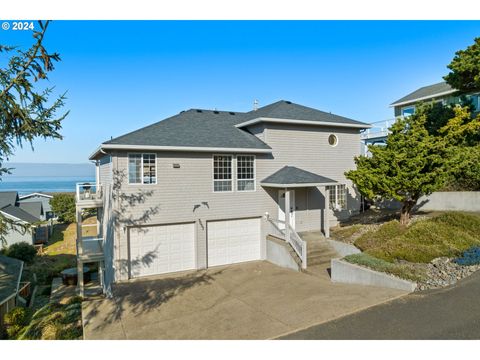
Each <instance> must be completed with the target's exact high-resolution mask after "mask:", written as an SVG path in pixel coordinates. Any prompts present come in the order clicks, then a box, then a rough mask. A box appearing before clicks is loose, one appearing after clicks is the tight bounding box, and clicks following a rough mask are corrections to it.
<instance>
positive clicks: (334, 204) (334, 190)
mask: <svg viewBox="0 0 480 360" xmlns="http://www.w3.org/2000/svg"><path fill="white" fill-rule="evenodd" d="M327 188H328V189H329V190H330V199H329V203H330V209H333V210H344V209H346V208H347V187H346V186H345V184H340V185H331V186H327Z"/></svg>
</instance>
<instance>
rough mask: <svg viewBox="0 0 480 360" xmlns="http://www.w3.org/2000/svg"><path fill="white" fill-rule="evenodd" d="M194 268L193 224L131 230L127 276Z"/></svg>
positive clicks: (134, 228)
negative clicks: (128, 273)
mask: <svg viewBox="0 0 480 360" xmlns="http://www.w3.org/2000/svg"><path fill="white" fill-rule="evenodd" d="M194 268H195V224H193V223H189V224H173V225H158V226H145V227H138V228H136V227H133V228H130V276H131V277H139V276H147V275H157V274H164V273H169V272H175V271H183V270H191V269H194Z"/></svg>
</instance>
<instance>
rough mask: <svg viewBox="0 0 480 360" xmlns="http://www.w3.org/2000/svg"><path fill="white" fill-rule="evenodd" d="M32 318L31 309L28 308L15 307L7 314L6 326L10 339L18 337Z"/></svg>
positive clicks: (5, 318)
mask: <svg viewBox="0 0 480 360" xmlns="http://www.w3.org/2000/svg"><path fill="white" fill-rule="evenodd" d="M30 319H31V311H30V309H27V308H22V307H14V308H13V309H12V310H10V311H9V312H8V313H6V314H5V317H4V320H5V326H6V328H7V335H8V338H9V339H16V338H17V336H18V334H19V333H20V332H21V331H22V329H23V328H24V327H25V326H27V325H28V323H29V322H30Z"/></svg>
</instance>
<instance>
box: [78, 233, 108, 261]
mask: <svg viewBox="0 0 480 360" xmlns="http://www.w3.org/2000/svg"><path fill="white" fill-rule="evenodd" d="M103 244H104V239H103V238H96V237H83V238H81V239H80V240H79V241H77V253H78V254H79V255H80V256H81V257H93V256H102V255H103Z"/></svg>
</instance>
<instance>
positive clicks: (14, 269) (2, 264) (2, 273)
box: [0, 255, 23, 339]
mask: <svg viewBox="0 0 480 360" xmlns="http://www.w3.org/2000/svg"><path fill="white" fill-rule="evenodd" d="M22 272H23V261H20V260H17V259H13V258H10V257H7V256H3V255H0V339H1V338H2V335H3V332H4V323H3V321H4V316H5V314H6V313H7V312H9V311H10V310H11V309H13V308H14V307H15V306H16V305H17V296H18V293H19V291H20V284H21V283H20V281H21V278H22Z"/></svg>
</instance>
